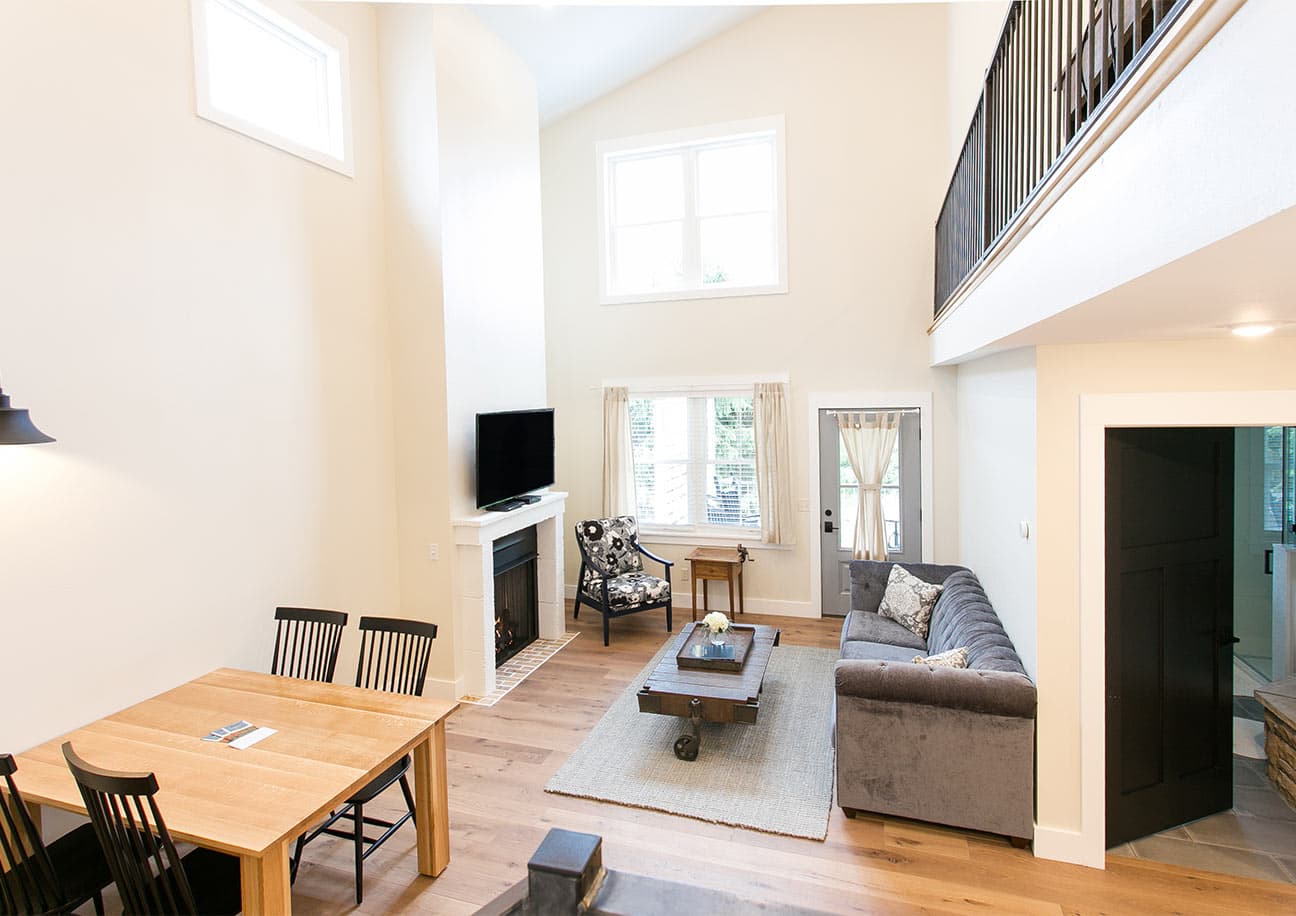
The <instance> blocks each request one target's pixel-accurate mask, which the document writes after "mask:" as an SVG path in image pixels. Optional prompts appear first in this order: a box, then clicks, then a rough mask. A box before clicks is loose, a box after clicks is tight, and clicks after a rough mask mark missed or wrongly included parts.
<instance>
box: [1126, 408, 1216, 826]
mask: <svg viewBox="0 0 1296 916" xmlns="http://www.w3.org/2000/svg"><path fill="white" fill-rule="evenodd" d="M1106 499H1107V555H1106V559H1107V582H1106V585H1107V845H1108V847H1111V846H1114V845H1116V844H1118V843H1123V842H1125V841H1127V840H1131V839H1135V838H1137V837H1141V836H1146V835H1147V834H1150V833H1155V832H1157V831H1159V830H1165V829H1167V828H1170V827H1173V826H1176V825H1178V824H1182V823H1185V822H1187V821H1191V820H1195V819H1197V818H1199V817H1205V816H1206V815H1208V814H1213V813H1215V812H1217V811H1222V810H1224V809H1226V808H1229V807H1231V806H1232V804H1233V778H1232V777H1233V773H1232V753H1233V743H1232V726H1233V720H1232V694H1233V687H1232V666H1231V658H1232V644H1233V598H1232V594H1233V430H1232V429H1214V428H1212V429H1112V430H1108V431H1107V493H1106Z"/></svg>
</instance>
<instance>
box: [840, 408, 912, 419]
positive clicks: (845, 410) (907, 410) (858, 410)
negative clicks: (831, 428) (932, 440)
mask: <svg viewBox="0 0 1296 916" xmlns="http://www.w3.org/2000/svg"><path fill="white" fill-rule="evenodd" d="M821 412H822V413H826V414H828V416H830V417H835V416H837V414H839V413H864V414H869V413H921V412H922V411H921V409H920V408H917V407H856V408H853V409H848V408H846V407H825V408H823V409H822V411H821Z"/></svg>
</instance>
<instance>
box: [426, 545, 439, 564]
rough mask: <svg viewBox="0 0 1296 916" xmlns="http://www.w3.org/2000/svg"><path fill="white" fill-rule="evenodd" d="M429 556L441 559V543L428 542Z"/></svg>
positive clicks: (430, 558)
mask: <svg viewBox="0 0 1296 916" xmlns="http://www.w3.org/2000/svg"><path fill="white" fill-rule="evenodd" d="M427 557H428V559H429V560H439V559H441V546H440V545H439V544H428V545H427Z"/></svg>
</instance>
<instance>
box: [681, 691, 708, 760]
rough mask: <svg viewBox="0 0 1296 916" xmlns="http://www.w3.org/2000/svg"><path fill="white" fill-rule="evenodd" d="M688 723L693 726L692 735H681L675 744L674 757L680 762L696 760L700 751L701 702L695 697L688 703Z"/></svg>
mask: <svg viewBox="0 0 1296 916" xmlns="http://www.w3.org/2000/svg"><path fill="white" fill-rule="evenodd" d="M689 722H691V723H692V724H693V734H691V735H681V736H680V738H679V740H678V741H676V742H675V756H676V757H678V758H679V759H680V760H697V756H698V751H700V750H702V701H701V700H700V699H698V698H697V697H694V698H693V699H692V700H690V701H689Z"/></svg>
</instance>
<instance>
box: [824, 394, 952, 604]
mask: <svg viewBox="0 0 1296 916" xmlns="http://www.w3.org/2000/svg"><path fill="white" fill-rule="evenodd" d="M806 397H807V400H808V401H809V406H810V412H809V415H808V417H809V419H808V422H807V423H806V426H807V427H808V433H809V441H810V448H809V451H808V452H807V453H806V454H807V455H808V456H809V457H808V459H807V461H806V464H807V465H808V466H809V467H808V472H809V490H808V491H807V493H808V495H809V501H808V502H809V505H810V507H811V508H810V511H809V512H808V513H807V515H808V517H809V520H810V531H809V535H808V536H809V541H810V605H811V608H812V609H813V611H814V614H813V615H812V616H814V617H822V616H823V587H822V583H821V582H820V579H821V578H822V576H823V549H822V547H821V546H820V538H819V509H818V506H819V411H821V410H825V409H827V408H830V407H848V408H850V409H852V410H855V409H861V410H874V409H878V408H891V409H892V410H897V409H902V408H917V410H918V435H919V437H920V439H919V447H918V457H919V465H920V468H921V473H920V478H921V486H922V555H923V562H924V563H931V562H933V556H932V554H933V552H934V551H935V544H936V536H935V531H936V528H935V523H936V516H935V514H934V511H933V508H932V507H933V506H934V505H935V503H934V501H933V498H932V476H933V473H932V467H933V462H932V393H931V392H930V391H812V392H810V393H809V394H808V395H807V396H806Z"/></svg>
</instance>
